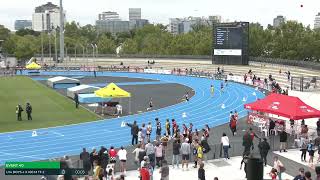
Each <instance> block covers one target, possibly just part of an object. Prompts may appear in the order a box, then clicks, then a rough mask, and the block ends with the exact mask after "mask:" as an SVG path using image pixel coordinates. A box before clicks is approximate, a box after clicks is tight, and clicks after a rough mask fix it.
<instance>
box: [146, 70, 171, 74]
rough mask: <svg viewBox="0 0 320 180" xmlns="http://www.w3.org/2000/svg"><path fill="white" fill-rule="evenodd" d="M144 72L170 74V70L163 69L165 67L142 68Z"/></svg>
mask: <svg viewBox="0 0 320 180" xmlns="http://www.w3.org/2000/svg"><path fill="white" fill-rule="evenodd" d="M144 73H152V74H171V70H165V69H144Z"/></svg>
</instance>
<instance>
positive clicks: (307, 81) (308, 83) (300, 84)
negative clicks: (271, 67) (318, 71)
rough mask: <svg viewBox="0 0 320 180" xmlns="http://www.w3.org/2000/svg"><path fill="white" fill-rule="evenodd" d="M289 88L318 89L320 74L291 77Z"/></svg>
mask: <svg viewBox="0 0 320 180" xmlns="http://www.w3.org/2000/svg"><path fill="white" fill-rule="evenodd" d="M291 90H298V91H307V92H312V91H320V76H300V77H291Z"/></svg>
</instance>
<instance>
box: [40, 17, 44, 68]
mask: <svg viewBox="0 0 320 180" xmlns="http://www.w3.org/2000/svg"><path fill="white" fill-rule="evenodd" d="M41 19H42V21H41V22H42V28H41V35H40V39H41V62H43V29H44V22H43V14H42V15H41Z"/></svg>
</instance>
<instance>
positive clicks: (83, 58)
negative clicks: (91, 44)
mask: <svg viewBox="0 0 320 180" xmlns="http://www.w3.org/2000/svg"><path fill="white" fill-rule="evenodd" d="M79 45H80V46H81V47H82V59H83V60H84V59H85V58H84V49H85V48H84V46H83V45H82V44H79Z"/></svg>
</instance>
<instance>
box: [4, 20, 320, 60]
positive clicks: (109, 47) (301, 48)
mask: <svg viewBox="0 0 320 180" xmlns="http://www.w3.org/2000/svg"><path fill="white" fill-rule="evenodd" d="M167 29H168V26H164V25H162V24H156V25H153V24H149V25H146V26H144V27H143V28H140V29H136V30H132V31H130V32H128V33H117V34H115V35H114V34H113V35H112V34H111V33H107V32H106V33H98V32H97V30H96V27H95V26H92V25H85V26H80V25H79V24H78V23H76V22H70V23H67V24H66V25H65V47H66V49H67V53H68V55H69V56H73V54H74V53H75V52H77V54H79V53H80V52H81V53H82V52H83V50H85V49H88V52H87V53H90V52H91V51H92V48H91V44H97V45H98V50H99V53H103V54H110V53H112V54H114V53H116V48H117V47H118V46H121V47H122V48H121V54H147V55H211V53H212V28H211V26H205V25H201V24H197V25H194V26H193V27H192V29H193V30H192V31H191V32H188V33H185V34H179V35H172V34H171V33H169V32H168V30H167ZM57 31H58V30H57ZM39 34H40V33H38V32H34V31H32V30H20V31H17V32H16V33H15V34H14V33H10V31H9V30H8V29H7V28H5V27H4V26H1V25H0V39H3V40H5V42H4V44H3V49H4V51H5V52H6V53H9V54H15V55H16V56H17V57H18V58H20V59H24V58H27V57H29V56H31V55H32V54H34V53H38V54H39V53H41V37H42V42H43V44H44V53H45V54H47V53H49V43H50V44H51V52H52V53H53V51H54V36H53V35H48V33H42V36H40V35H39ZM52 34H54V33H52ZM50 37H51V39H50ZM249 37H250V38H249V44H250V46H249V55H250V56H255V57H259V56H263V57H271V58H283V59H293V60H311V61H319V59H320V30H312V29H311V28H310V27H304V26H303V25H302V24H301V23H297V22H293V21H288V22H286V23H284V24H282V25H281V26H280V27H277V28H275V27H272V26H271V25H268V27H267V28H265V29H264V28H263V27H262V26H261V25H260V24H258V23H251V24H250V29H249ZM57 39H59V33H57ZM58 46H59V42H57V48H58V49H59V47H58ZM24 48H25V50H24V51H26V52H22V49H24Z"/></svg>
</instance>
